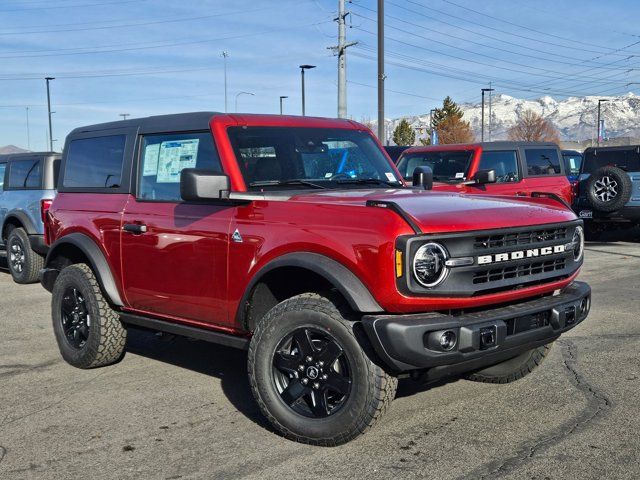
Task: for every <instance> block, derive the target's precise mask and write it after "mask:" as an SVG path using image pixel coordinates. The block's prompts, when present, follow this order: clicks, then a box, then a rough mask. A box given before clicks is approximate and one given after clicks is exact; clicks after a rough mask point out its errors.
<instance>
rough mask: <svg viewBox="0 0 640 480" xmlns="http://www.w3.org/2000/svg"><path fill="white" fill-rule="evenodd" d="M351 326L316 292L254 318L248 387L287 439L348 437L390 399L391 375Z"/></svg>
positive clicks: (327, 442)
mask: <svg viewBox="0 0 640 480" xmlns="http://www.w3.org/2000/svg"><path fill="white" fill-rule="evenodd" d="M354 326H355V324H354V323H353V322H349V321H348V320H346V319H345V316H344V315H343V313H341V309H340V308H339V307H338V306H336V304H335V303H334V302H332V301H331V300H329V299H328V298H325V297H322V296H319V295H316V294H302V295H298V296H295V297H293V298H291V299H289V300H285V301H284V302H282V303H280V304H278V305H276V306H275V307H274V308H273V309H271V310H270V311H269V312H268V313H267V314H266V315H265V317H264V318H263V319H262V320H261V321H260V322H259V324H258V326H257V328H256V330H255V332H254V335H253V338H252V340H251V344H250V347H249V357H248V370H249V380H250V383H251V389H252V391H253V395H254V397H255V399H256V401H257V403H258V405H259V406H260V409H261V410H262V413H263V414H264V415H265V416H266V417H267V419H268V420H269V421H270V422H271V423H272V424H273V426H274V427H275V428H276V429H277V430H278V431H279V432H280V433H282V434H283V435H284V436H285V437H287V438H290V439H292V440H296V441H298V442H302V443H309V444H313V445H323V446H336V445H340V444H343V443H346V442H348V441H350V440H352V439H354V438H355V437H357V436H358V435H360V434H362V433H364V432H365V431H366V430H368V429H369V428H370V427H372V426H373V424H374V423H375V422H376V420H377V419H378V418H379V417H380V416H381V415H382V414H383V413H384V411H385V410H386V409H387V407H388V406H389V404H390V403H391V401H392V400H393V398H394V396H395V392H396V388H397V378H395V377H393V376H390V375H389V374H387V373H386V372H385V371H384V370H383V369H382V368H381V367H379V366H378V365H376V364H375V363H374V362H373V361H372V360H371V358H370V357H369V356H368V354H367V353H366V352H365V351H364V350H363V346H362V343H361V342H363V340H360V341H359V340H358V339H357V338H356V336H357V332H356V331H354ZM364 348H366V349H368V347H367V346H366V345H365V347H364Z"/></svg>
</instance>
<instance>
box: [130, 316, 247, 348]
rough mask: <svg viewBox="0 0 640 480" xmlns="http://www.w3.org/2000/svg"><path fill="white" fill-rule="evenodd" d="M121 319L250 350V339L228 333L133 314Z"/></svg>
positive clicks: (153, 328) (158, 329) (131, 323)
mask: <svg viewBox="0 0 640 480" xmlns="http://www.w3.org/2000/svg"><path fill="white" fill-rule="evenodd" d="M120 319H121V320H122V322H123V323H125V324H130V325H135V326H138V327H143V328H148V329H149V330H156V331H159V332H165V333H171V334H173V335H181V336H183V337H190V338H195V339H197V340H204V341H205V342H211V343H217V344H218V345H224V346H227V347H233V348H239V349H241V350H248V349H249V341H250V339H249V338H247V337H239V336H237V335H230V334H228V333H222V332H217V331H214V330H207V329H206V328H198V327H192V326H190V325H182V324H180V323H174V322H168V321H166V320H159V319H157V318H149V317H142V316H140V315H134V314H132V313H120Z"/></svg>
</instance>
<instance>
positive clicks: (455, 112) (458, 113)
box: [433, 96, 464, 128]
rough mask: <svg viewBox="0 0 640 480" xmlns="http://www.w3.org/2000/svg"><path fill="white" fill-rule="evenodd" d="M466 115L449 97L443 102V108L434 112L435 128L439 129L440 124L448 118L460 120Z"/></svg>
mask: <svg viewBox="0 0 640 480" xmlns="http://www.w3.org/2000/svg"><path fill="white" fill-rule="evenodd" d="M463 115H464V113H463V112H462V109H461V108H460V107H459V106H458V104H457V103H456V102H454V101H453V99H452V98H451V97H449V96H447V97H446V98H445V99H444V101H443V102H442V108H436V109H435V110H434V112H433V126H434V127H436V128H437V127H438V125H440V123H442V122H443V121H444V120H446V119H448V118H456V119H458V120H460V119H461V118H462V117H463Z"/></svg>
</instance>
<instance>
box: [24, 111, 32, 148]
mask: <svg viewBox="0 0 640 480" xmlns="http://www.w3.org/2000/svg"><path fill="white" fill-rule="evenodd" d="M25 108H26V110H27V150H31V134H30V132H29V107H25Z"/></svg>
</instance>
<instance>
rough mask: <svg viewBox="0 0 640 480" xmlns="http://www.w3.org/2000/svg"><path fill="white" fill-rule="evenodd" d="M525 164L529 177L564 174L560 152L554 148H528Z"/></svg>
mask: <svg viewBox="0 0 640 480" xmlns="http://www.w3.org/2000/svg"><path fill="white" fill-rule="evenodd" d="M525 162H526V164H527V175H529V176H539V175H560V173H561V172H562V170H561V168H560V157H559V156H558V151H557V150H554V149H553V148H527V149H525Z"/></svg>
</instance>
